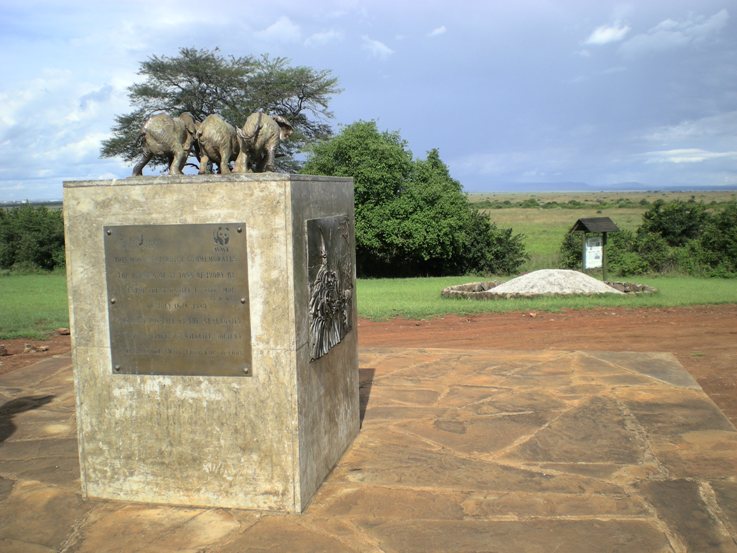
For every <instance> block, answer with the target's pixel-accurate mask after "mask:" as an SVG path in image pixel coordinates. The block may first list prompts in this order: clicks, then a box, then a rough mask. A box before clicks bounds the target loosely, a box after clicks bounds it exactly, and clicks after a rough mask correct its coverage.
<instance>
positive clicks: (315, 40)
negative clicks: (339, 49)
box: [305, 29, 345, 47]
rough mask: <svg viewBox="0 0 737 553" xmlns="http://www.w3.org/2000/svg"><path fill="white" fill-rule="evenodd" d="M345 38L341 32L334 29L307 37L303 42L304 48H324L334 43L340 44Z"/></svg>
mask: <svg viewBox="0 0 737 553" xmlns="http://www.w3.org/2000/svg"><path fill="white" fill-rule="evenodd" d="M344 37H345V34H344V33H343V31H336V30H335V29H330V30H328V31H323V32H320V33H314V34H311V35H310V36H308V37H307V39H306V40H305V46H309V47H318V46H325V45H326V44H331V43H334V42H340V41H342V40H343V38H344Z"/></svg>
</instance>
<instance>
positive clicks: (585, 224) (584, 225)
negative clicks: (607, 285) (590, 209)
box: [569, 217, 619, 281]
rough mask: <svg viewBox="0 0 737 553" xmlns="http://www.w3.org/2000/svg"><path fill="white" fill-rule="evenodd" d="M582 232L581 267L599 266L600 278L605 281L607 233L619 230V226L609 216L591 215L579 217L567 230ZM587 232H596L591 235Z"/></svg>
mask: <svg viewBox="0 0 737 553" xmlns="http://www.w3.org/2000/svg"><path fill="white" fill-rule="evenodd" d="M577 231H578V232H584V233H586V234H585V238H584V242H583V268H584V270H586V269H598V268H599V267H601V272H602V279H603V280H604V281H606V277H607V274H606V273H607V266H606V243H607V233H609V232H619V227H617V225H615V224H614V221H612V220H611V219H610V218H609V217H591V218H587V219H579V220H578V221H576V224H575V225H573V227H571V230H570V231H569V232H577ZM589 233H596V234H594V235H592V236H590V235H589Z"/></svg>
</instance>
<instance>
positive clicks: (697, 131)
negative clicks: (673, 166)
mask: <svg viewBox="0 0 737 553" xmlns="http://www.w3.org/2000/svg"><path fill="white" fill-rule="evenodd" d="M735 129H737V110H735V111H727V112H724V113H720V114H718V115H709V116H706V117H701V118H699V119H688V120H685V121H680V122H679V123H677V124H675V125H662V126H659V127H655V128H654V129H652V130H650V131H649V132H647V133H646V134H645V136H644V138H645V140H646V141H648V142H652V143H655V144H660V145H674V144H679V143H681V144H684V143H691V144H692V143H693V141H695V140H699V141H701V142H703V141H704V140H709V141H713V142H714V141H718V143H719V144H721V145H722V146H727V147H729V146H728V145H729V144H735V143H737V135H736V134H735Z"/></svg>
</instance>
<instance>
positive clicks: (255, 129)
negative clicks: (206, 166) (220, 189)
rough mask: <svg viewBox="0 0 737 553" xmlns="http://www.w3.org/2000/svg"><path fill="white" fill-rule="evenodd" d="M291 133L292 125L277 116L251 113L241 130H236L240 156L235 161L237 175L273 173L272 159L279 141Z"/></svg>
mask: <svg viewBox="0 0 737 553" xmlns="http://www.w3.org/2000/svg"><path fill="white" fill-rule="evenodd" d="M292 132H293V129H292V125H290V124H289V122H288V121H287V120H286V119H284V118H283V117H281V116H279V115H275V116H273V117H271V116H269V115H267V114H265V113H252V114H251V115H249V116H248V118H247V119H246V122H245V123H244V124H243V128H242V129H238V142H239V143H240V154H239V155H238V158H237V159H236V163H235V170H236V172H238V173H251V172H255V173H263V172H264V171H274V157H275V153H276V148H277V147H278V146H279V141H281V140H285V139H287V138H289V137H290V136H291V134H292Z"/></svg>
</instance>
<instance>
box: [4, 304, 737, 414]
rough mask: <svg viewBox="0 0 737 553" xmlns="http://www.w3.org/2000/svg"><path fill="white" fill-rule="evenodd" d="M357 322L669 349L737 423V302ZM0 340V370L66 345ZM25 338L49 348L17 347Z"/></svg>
mask: <svg viewBox="0 0 737 553" xmlns="http://www.w3.org/2000/svg"><path fill="white" fill-rule="evenodd" d="M358 326H359V328H358V339H359V344H360V346H363V347H376V346H385V347H395V346H400V347H412V348H417V347H432V348H459V349H512V350H514V349H518V350H543V349H558V350H584V351H586V350H589V351H660V352H670V353H673V354H675V356H676V357H677V358H678V360H679V361H680V362H681V364H682V365H683V366H684V367H685V368H686V369H687V370H688V371H689V372H690V373H691V374H692V375H693V376H694V377H695V378H696V379H697V380H698V381H699V383H700V384H701V386H702V388H703V389H704V391H705V392H706V393H707V394H708V395H709V396H710V397H711V398H712V399H713V400H714V402H716V403H717V405H719V407H720V408H721V409H722V411H723V412H724V413H725V414H726V415H727V416H728V417H729V418H730V420H731V421H732V423H733V424H735V425H737V305H720V306H709V307H690V308H668V309H654V308H652V309H594V310H584V311H562V312H559V313H547V312H525V313H504V314H484V315H473V316H467V317H459V316H445V317H439V318H434V319H428V320H406V319H393V320H390V321H382V322H375V321H368V320H365V319H360V320H359V325H358ZM0 344H2V345H4V346H6V348H7V350H8V353H9V354H10V355H7V356H3V357H0V374H3V373H6V372H10V371H13V370H16V369H20V368H22V367H24V366H27V365H29V364H32V363H35V362H36V361H38V360H41V359H43V358H44V357H48V356H52V355H58V354H62V353H66V352H68V351H69V349H70V343H69V336H60V335H54V336H52V337H51V338H50V339H49V340H46V341H31V340H0ZM26 344H31V345H32V346H36V347H39V346H44V347H47V348H48V350H47V351H36V352H28V353H23V350H24V348H25V345H26Z"/></svg>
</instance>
